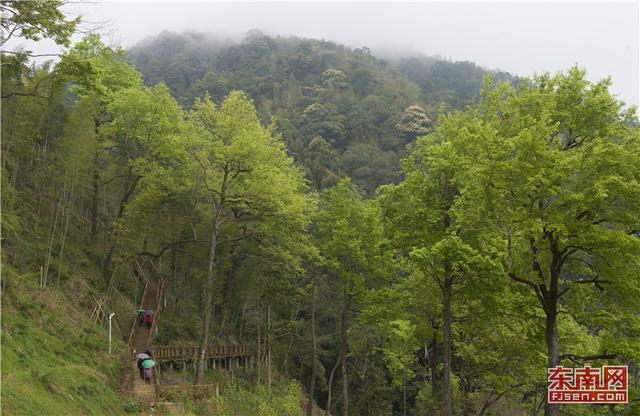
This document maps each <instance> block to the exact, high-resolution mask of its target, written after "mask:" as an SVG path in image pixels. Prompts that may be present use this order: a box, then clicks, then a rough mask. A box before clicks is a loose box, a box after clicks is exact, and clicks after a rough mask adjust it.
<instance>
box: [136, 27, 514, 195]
mask: <svg viewBox="0 0 640 416" xmlns="http://www.w3.org/2000/svg"><path fill="white" fill-rule="evenodd" d="M129 58H130V61H131V62H132V63H133V64H135V65H136V67H137V68H138V69H139V70H140V71H141V73H142V75H143V78H144V80H145V82H146V83H147V84H149V85H155V84H156V83H158V82H160V81H162V82H164V83H166V84H167V86H168V87H169V89H170V90H171V92H172V94H173V95H174V96H175V97H176V99H177V100H178V101H179V102H181V103H182V104H183V105H186V106H189V105H191V103H192V102H193V100H194V98H195V97H199V96H201V95H202V94H204V93H205V92H208V93H209V94H210V95H211V97H212V99H213V100H214V101H216V102H218V101H221V100H222V99H223V98H224V97H225V96H226V95H227V94H229V92H230V91H232V90H243V91H245V92H246V93H247V94H248V95H249V97H251V98H252V99H253V100H254V102H255V104H256V107H257V109H258V112H259V114H260V115H261V117H262V119H263V121H264V122H266V123H269V122H270V120H271V119H272V118H275V119H277V121H278V131H279V132H280V133H281V134H282V137H283V139H284V141H285V143H286V144H287V147H288V149H289V151H290V152H291V154H293V155H294V157H295V158H296V160H297V161H298V162H299V163H301V164H302V165H303V166H304V168H305V170H306V172H307V175H308V177H309V179H310V180H311V183H312V184H313V185H314V187H316V188H317V189H323V188H326V187H328V186H332V185H335V184H336V183H337V181H338V180H339V179H340V178H344V177H346V176H349V177H350V178H351V179H352V180H353V181H354V182H355V183H356V184H358V185H359V186H360V187H361V188H363V189H364V190H365V191H366V192H367V193H368V194H370V195H372V194H373V192H374V190H375V189H376V188H377V187H378V186H380V185H382V184H384V183H390V182H397V181H398V180H399V179H400V177H401V174H400V170H401V169H400V159H401V158H402V157H403V155H404V154H405V149H406V146H407V145H408V144H411V143H413V141H414V140H415V138H416V137H417V136H418V135H420V134H423V133H425V132H427V131H429V130H430V129H431V128H432V127H433V125H434V123H435V122H436V121H437V117H438V111H439V109H440V108H441V107H442V106H444V108H445V109H449V110H451V109H464V108H465V107H466V106H467V105H470V104H472V103H474V102H476V101H477V98H478V93H479V91H480V88H481V86H482V80H483V78H484V76H485V75H487V74H489V73H490V71H486V70H484V69H482V68H480V67H478V66H476V65H474V64H473V63H470V62H450V61H444V60H438V59H435V58H407V59H401V60H398V61H397V62H387V61H385V60H383V59H378V58H376V57H375V56H373V55H372V53H371V51H370V50H369V49H367V48H366V47H363V48H359V49H355V50H352V49H350V48H347V47H345V46H342V45H339V44H337V43H334V42H330V41H324V40H314V39H301V38H282V37H275V38H273V37H269V36H266V35H264V34H262V33H261V32H259V31H252V32H250V33H249V34H248V35H247V36H246V37H245V39H244V40H242V41H241V42H239V43H237V44H235V43H232V42H230V41H220V40H216V39H214V38H211V37H209V36H207V35H203V34H195V33H184V34H173V33H168V32H164V33H162V34H160V35H158V36H157V37H153V38H149V39H147V40H145V41H144V42H142V43H140V44H139V45H137V46H134V47H133V48H131V50H130V51H129ZM494 76H495V78H496V79H500V80H509V79H512V77H511V76H510V75H509V74H505V73H496V74H494Z"/></svg>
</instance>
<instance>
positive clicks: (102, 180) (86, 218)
mask: <svg viewBox="0 0 640 416" xmlns="http://www.w3.org/2000/svg"><path fill="white" fill-rule="evenodd" d="M47 4H48V3H47ZM47 4H41V3H40V2H35V3H34V4H33V5H31V6H29V7H27V6H24V7H25V8H16V9H15V10H14V11H13V12H14V14H17V16H20V18H21V19H23V18H24V19H31V18H34V17H37V19H36V21H33V22H32V21H31V20H28V21H27V20H24V19H23V20H24V22H23V20H20V19H17V20H16V19H14V20H15V22H18V24H21V25H29V24H31V25H34V26H33V29H28V28H29V27H30V26H22V27H23V29H22V30H23V34H22V35H23V36H27V37H28V36H31V37H33V38H37V37H41V36H46V37H49V38H53V39H54V40H55V41H57V42H59V43H61V44H67V43H68V40H69V38H68V36H69V33H71V32H73V30H74V28H75V26H74V24H75V23H74V21H65V20H64V19H63V16H60V15H58V14H57V13H55V11H53V12H52V11H51V10H49V9H47V7H48V6H47ZM52 4H53V3H52ZM5 7H9V6H5V5H4V3H3V11H4V8H5ZM21 7H22V6H21ZM31 7H41V8H44V10H42V11H40V12H37V11H33V10H31ZM54 9H55V8H54ZM47 13H48V14H47ZM40 18H44V19H46V20H47V22H48V23H47V24H42V23H41V22H40V21H39V20H38V19H40ZM15 22H14V23H15ZM21 22H22V23H21ZM28 22H30V23H28ZM25 30H27V32H25ZM2 65H3V71H2V114H1V115H2V139H3V140H2V235H3V238H2V263H3V268H5V267H7V268H8V269H9V270H10V273H9V276H10V277H9V279H8V280H7V279H6V278H3V293H8V295H5V298H6V297H7V296H8V297H9V299H10V300H9V301H8V305H9V313H10V316H11V318H12V320H11V321H9V322H8V323H7V324H6V326H5V331H6V333H7V334H8V335H5V340H6V339H9V346H10V348H11V350H10V352H9V353H8V354H9V355H7V357H9V363H10V368H11V369H12V371H17V370H15V369H20V371H22V368H23V367H25V368H30V367H29V366H32V365H33V366H35V365H36V364H35V363H31V362H30V361H29V360H28V359H27V358H28V357H26V356H24V355H21V354H20V353H18V352H16V351H17V349H18V348H19V346H20V345H31V344H33V342H34V340H33V339H29V338H28V336H29V333H30V332H29V331H27V330H26V329H25V328H27V322H31V321H34V322H35V321H38V320H40V321H39V322H44V321H46V322H55V321H56V319H54V318H53V314H51V316H49V315H48V313H49V312H47V309H48V308H47V307H45V306H43V305H44V303H43V302H45V301H48V302H50V304H51V305H53V306H52V307H56V306H55V305H56V304H63V305H67V304H68V305H72V306H70V307H73V308H78V309H79V310H81V311H84V313H83V314H84V315H90V316H91V319H92V320H93V322H92V323H91V324H89V323H88V318H87V316H84V317H81V318H78V319H79V321H78V322H82V323H83V324H84V322H85V321H83V319H84V320H86V322H87V323H86V325H87V328H93V329H91V331H103V330H104V327H105V326H106V323H107V320H108V319H110V318H106V312H105V311H107V310H109V311H110V310H116V311H117V318H116V335H117V336H116V338H118V339H120V338H122V339H124V340H127V339H128V337H129V336H130V334H129V328H130V325H131V322H132V320H133V319H135V314H134V311H135V308H136V307H137V302H140V296H143V295H141V293H140V292H141V291H140V287H139V283H138V278H139V277H140V276H136V275H134V273H133V272H132V269H131V262H132V261H133V260H132V259H140V258H144V259H146V260H145V261H148V262H150V263H152V264H154V265H155V266H154V267H155V269H154V270H157V275H158V276H159V277H160V278H162V279H163V282H166V283H163V284H164V286H163V287H164V291H165V292H164V293H163V297H162V300H160V299H158V302H162V304H163V310H162V315H161V318H160V319H161V321H160V322H161V324H159V325H161V326H160V328H161V330H160V331H157V332H156V334H155V335H156V338H155V340H154V343H155V344H157V345H165V346H166V345H189V346H195V348H197V351H198V356H197V357H192V361H193V365H194V366H193V370H192V371H191V370H190V371H187V372H186V374H181V375H175V374H172V373H170V372H169V375H168V376H167V375H163V376H162V377H167V378H166V379H164V380H167V379H170V378H171V377H176V378H179V379H180V382H182V383H183V384H184V383H186V382H193V383H195V384H197V385H203V384H204V383H207V382H209V383H213V382H214V381H215V382H216V383H218V382H220V383H221V384H222V385H224V386H225V388H226V389H227V390H226V391H223V394H222V396H221V397H222V398H219V399H217V400H218V401H217V402H216V403H217V404H216V406H218V408H219V409H227V410H228V414H246V412H247V411H257V412H259V413H256V414H278V415H281V414H287V415H289V414H301V413H303V414H306V415H312V414H318V412H321V413H322V412H323V411H322V410H320V409H318V407H319V408H321V409H323V410H324V414H327V415H328V414H342V415H343V416H347V415H349V414H351V415H370V416H374V415H380V416H382V415H424V414H433V415H436V414H438V415H440V414H442V415H445V416H452V415H462V416H467V415H485V416H488V415H516V414H517V415H525V414H526V415H534V416H535V415H541V414H543V413H544V414H545V415H546V416H553V415H559V414H563V415H576V416H578V415H593V416H596V415H599V416H601V415H611V416H613V415H632V414H637V412H638V411H640V407H639V402H638V401H637V400H635V399H630V400H629V403H628V404H619V405H594V406H586V405H583V406H564V407H562V408H561V407H560V406H558V405H554V404H551V403H548V402H547V400H546V391H547V383H546V381H547V378H546V377H547V368H552V367H555V366H557V365H565V366H571V367H573V366H583V365H585V364H588V365H593V366H600V365H602V364H607V363H615V364H621V365H626V366H628V368H629V372H630V381H631V380H632V379H633V381H634V383H631V382H630V383H629V397H630V398H636V397H637V396H638V368H639V366H640V315H638V311H639V310H640V230H639V227H640V130H639V128H638V120H637V117H636V116H635V114H636V113H635V109H634V108H628V107H627V106H625V104H624V103H622V102H621V101H619V100H618V99H617V97H616V96H614V95H613V94H612V93H611V92H610V87H611V80H610V79H603V80H600V81H590V80H588V78H587V74H586V71H585V70H584V69H582V68H580V67H578V66H575V67H572V68H568V69H567V70H566V71H562V72H558V73H555V74H549V73H544V74H541V75H536V76H533V77H528V78H527V77H515V76H512V75H510V74H506V73H500V72H495V71H487V70H484V69H482V68H480V67H478V66H477V65H475V64H473V63H471V62H451V61H445V60H439V59H435V58H427V57H417V58H416V57H409V58H406V59H399V60H395V61H385V60H383V59H380V58H377V57H375V56H373V55H372V53H371V51H370V50H369V49H367V48H360V49H355V50H352V49H349V48H347V47H345V46H342V45H339V44H336V43H333V42H329V41H325V40H313V39H300V38H280V37H278V38H274V37H269V36H266V35H264V34H262V33H261V32H259V31H252V32H251V33H249V34H248V35H247V36H246V38H245V39H244V40H243V41H242V42H239V43H231V42H227V41H217V40H215V39H212V38H210V37H207V36H205V35H200V34H181V35H176V34H171V33H163V34H161V35H159V36H157V37H155V38H152V39H149V40H147V41H145V42H143V43H141V44H139V45H136V46H135V47H133V48H131V50H129V51H125V50H123V49H122V48H120V47H112V46H109V45H107V44H105V43H104V42H103V40H102V39H101V38H100V37H99V36H97V35H88V36H86V37H84V38H83V39H82V40H81V41H79V42H77V43H75V44H74V45H73V46H71V47H70V48H68V49H67V50H65V52H64V54H63V55H62V57H61V59H60V60H59V61H58V62H47V63H45V64H41V65H38V64H34V63H33V62H30V61H29V59H28V56H27V55H26V54H5V53H3V55H2ZM5 68H6V69H5ZM35 270H38V272H37V273H34V271H35ZM38 278H39V281H38V284H36V283H34V282H36V281H37V280H38ZM29 282H31V283H29ZM7 288H8V289H7ZM47 299H52V300H47ZM5 302H7V301H6V300H5ZM96 305H98V306H100V307H99V308H97V307H96ZM57 307H60V306H59V305H58V306H57ZM87 310H89V311H90V312H88V313H87V312H86V311H87ZM91 311H93V312H91ZM4 313H6V312H4V311H3V314H4ZM83 314H80V315H83ZM74 316H76V315H74ZM119 320H121V321H119ZM109 322H111V321H110V320H109ZM133 322H135V321H133ZM56 325H57V324H56ZM60 325H63V324H60ZM91 325H93V326H91ZM38 326H39V327H42V328H41V330H46V329H47V328H46V326H47V325H43V324H39V325H38ZM134 329H135V324H134ZM52 331H53V329H52ZM132 331H133V330H132ZM58 332H60V331H59V330H58ZM132 333H133V332H132ZM47 336H48V337H54V334H49V335H47ZM56 336H58V337H59V336H60V334H56ZM69 336H70V337H75V338H73V339H74V340H76V338H77V340H78V342H77V343H74V345H76V344H77V345H81V346H82V347H78V348H85V346H86V348H85V349H86V351H84V352H85V353H86V354H87V356H90V357H91V356H92V354H97V353H96V351H95V350H96V349H97V347H96V346H95V345H91V344H90V340H88V339H89V338H87V336H86V335H77V334H76V333H73V332H71V335H69ZM83 337H84V338H83ZM47 339H49V338H47ZM51 339H56V338H51ZM240 344H243V345H244V344H247V345H249V344H250V345H252V346H255V348H256V349H257V351H256V353H255V362H256V364H255V368H251V369H250V370H249V369H247V368H246V367H245V369H244V370H245V372H244V373H241V372H240V371H239V370H238V372H237V373H233V370H232V371H231V376H230V377H229V378H230V380H227V381H225V382H224V383H223V382H221V381H220V379H215V378H214V377H213V376H212V375H211V374H212V369H211V368H210V367H209V364H208V361H207V358H206V355H205V353H206V352H207V350H209V349H212V348H214V347H217V346H220V345H240ZM65 345H66V344H65V343H64V342H63V341H60V340H58V341H55V342H51V345H49V343H47V344H46V345H44V344H43V345H42V349H43V353H52V354H54V356H56V357H62V356H64V350H65V347H64V346H65ZM119 346H120V348H122V349H123V350H124V349H125V348H126V347H125V346H124V343H123V342H120V344H119ZM14 350H15V351H14ZM5 354H7V353H5V351H4V348H3V361H4V360H5ZM103 355H104V354H103ZM125 355H126V353H124V352H122V353H121V357H116V358H113V357H111V358H110V359H112V360H116V359H123V360H124V361H125V362H127V363H128V364H132V362H129V361H131V360H129V361H126V360H127V359H129V358H128V357H125ZM104 359H105V360H106V359H108V358H104ZM25 360H26V361H25ZM60 366H62V364H61V365H60ZM74 368H77V367H74ZM115 368H117V367H115V365H114V367H113V368H106V366H105V368H100V371H104V372H105V374H106V373H109V374H111V375H110V376H104V377H105V378H107V377H114V376H113V374H115V373H117V372H118V371H116V370H115ZM232 368H233V366H232ZM119 370H122V369H119ZM29 371H33V372H34V374H40V373H37V371H44V370H35V369H33V370H32V369H30V370H29ZM83 371H84V370H83ZM87 371H88V370H87ZM163 371H164V370H163ZM94 373H95V372H94ZM12 374H14V373H12ZM15 374H17V372H16V373H15ZM43 374H45V375H44V376H42V377H39V378H36V380H35V381H34V382H33V383H34V385H37V386H38V387H37V388H42V389H43V390H42V391H45V389H48V390H46V391H49V393H47V394H46V395H45V397H49V396H51V397H57V396H60V397H65V396H63V395H62V394H61V393H59V392H60V391H62V390H60V389H58V390H56V388H52V387H51V386H52V385H54V383H55V382H57V381H59V380H58V378H56V377H55V374H54V375H52V374H51V373H46V372H45V373H43ZM100 374H102V373H100ZM241 374H242V375H241ZM94 376H95V375H94ZM94 376H92V377H94ZM180 377H182V378H180ZM60 378H63V377H60ZM236 378H238V379H240V381H238V380H237V379H236ZM87 379H89V377H87ZM225 380H226V379H225ZM63 381H64V380H63ZM63 381H60V383H62V382H63ZM65 382H68V383H72V381H65ZM225 383H227V384H225ZM6 384H9V383H6ZM102 384H104V383H102ZM176 384H179V383H176ZM83 385H84V384H83ZM91 385H92V386H93V384H91ZM16 386H17V385H16ZM16 386H14V387H11V386H9V387H6V386H3V401H6V398H9V404H8V405H5V404H3V406H9V407H8V409H9V410H11V411H14V412H16V414H18V413H20V410H22V408H21V407H20V406H22V404H20V401H19V400H17V399H16V398H17V397H20V395H21V393H19V392H20V390H19V388H22V387H21V386H22V385H20V386H17V387H16ZM216 386H217V384H216ZM34 388H36V387H34ZM75 388H76V389H77V390H78V391H80V393H79V394H84V393H82V392H84V391H85V390H87V389H89V387H82V388H81V387H75ZM101 388H104V386H102V387H101ZM83 389H84V390H83ZM95 389H96V390H95V392H98V391H101V390H99V389H98V387H95ZM246 389H253V390H251V391H252V392H253V393H251V394H248V395H246V396H245V395H244V394H245V393H243V392H245V391H246ZM7 390H8V391H9V393H6V391H7ZM75 391H76V390H74V394H76V393H75ZM96 394H98V393H96ZM105 394H106V393H105ZM34 400H35V401H36V402H37V400H42V399H34ZM61 400H62V399H61ZM65 400H66V399H65ZM254 401H255V402H254ZM38 403H39V402H38ZM248 403H250V405H249V404H248ZM34 406H35V405H34ZM104 406H108V405H107V404H105V405H104ZM225 406H226V407H225ZM234 406H236V407H234ZM242 406H244V407H242ZM248 406H249V407H251V408H250V409H249V410H246V409H247V407H248ZM6 408H7V407H5V409H6ZM258 408H259V409H262V410H259V411H258V410H256V409H258ZM229 409H232V410H229ZM233 409H245V410H233ZM264 409H267V410H264ZM283 409H284V410H283ZM75 410H78V409H74V411H75ZM84 410H85V411H86V408H84ZM113 412H114V413H113V414H120V413H118V412H123V410H122V409H119V410H118V411H115V410H114V411H113ZM234 412H235V413H234ZM243 412H245V413H243ZM314 412H315V413H314ZM26 414H35V413H29V412H27V413H26Z"/></svg>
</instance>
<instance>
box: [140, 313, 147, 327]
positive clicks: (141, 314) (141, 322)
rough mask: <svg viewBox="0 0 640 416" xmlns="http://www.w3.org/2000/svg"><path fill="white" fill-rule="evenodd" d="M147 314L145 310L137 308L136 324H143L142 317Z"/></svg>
mask: <svg viewBox="0 0 640 416" xmlns="http://www.w3.org/2000/svg"><path fill="white" fill-rule="evenodd" d="M146 314H147V311H145V310H144V309H138V326H140V327H142V326H144V317H145V315H146Z"/></svg>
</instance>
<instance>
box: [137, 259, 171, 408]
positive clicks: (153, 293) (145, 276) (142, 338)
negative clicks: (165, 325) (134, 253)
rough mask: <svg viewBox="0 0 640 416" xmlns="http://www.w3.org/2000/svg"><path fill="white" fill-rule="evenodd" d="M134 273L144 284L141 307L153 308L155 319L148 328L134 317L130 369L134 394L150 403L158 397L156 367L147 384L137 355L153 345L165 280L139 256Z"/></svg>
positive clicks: (148, 262) (151, 265)
mask: <svg viewBox="0 0 640 416" xmlns="http://www.w3.org/2000/svg"><path fill="white" fill-rule="evenodd" d="M133 267H134V273H135V274H136V275H137V276H138V278H139V279H140V280H141V281H142V282H143V284H144V291H143V292H142V299H141V300H140V305H139V307H140V309H145V310H153V311H154V319H153V324H152V325H151V328H150V329H147V327H146V325H143V326H140V325H139V324H138V317H137V315H136V316H135V317H134V318H133V325H132V326H131V332H130V334H129V360H130V361H129V364H128V368H129V371H130V372H132V373H133V377H130V379H133V385H132V389H133V394H135V395H136V396H138V397H141V398H143V399H145V400H147V401H148V402H149V403H150V404H154V403H155V402H156V400H157V398H158V385H159V380H158V377H157V374H156V369H155V368H153V369H152V374H153V376H152V379H151V384H146V383H145V382H144V380H142V379H141V378H140V373H139V370H138V364H137V360H136V358H135V356H136V355H137V354H139V353H142V352H144V351H145V350H147V348H148V347H149V346H150V345H151V343H152V341H153V334H154V332H155V329H156V322H157V320H158V317H159V315H160V309H161V305H162V303H161V299H162V294H163V290H164V282H163V281H162V280H160V281H157V280H156V279H155V274H156V273H155V267H154V266H153V264H152V263H151V262H150V261H148V260H145V259H142V258H137V259H135V260H134V263H133Z"/></svg>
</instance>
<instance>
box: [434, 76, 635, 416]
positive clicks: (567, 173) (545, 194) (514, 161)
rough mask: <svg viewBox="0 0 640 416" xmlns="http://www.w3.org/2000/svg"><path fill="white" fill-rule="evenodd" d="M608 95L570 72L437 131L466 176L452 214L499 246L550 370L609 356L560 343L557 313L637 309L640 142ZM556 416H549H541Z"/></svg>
mask: <svg viewBox="0 0 640 416" xmlns="http://www.w3.org/2000/svg"><path fill="white" fill-rule="evenodd" d="M609 86H610V80H608V79H607V80H603V81H600V82H597V83H591V82H589V81H587V80H586V79H585V73H584V71H582V70H580V69H578V68H572V69H571V70H570V71H568V72H567V73H560V74H558V75H555V76H550V75H542V76H538V77H535V78H533V79H531V80H526V81H525V82H523V83H521V84H520V85H519V86H518V88H517V89H513V88H511V87H510V86H509V85H508V84H488V85H487V87H486V89H485V90H484V91H483V93H482V100H481V102H480V104H479V107H478V109H477V110H469V111H467V113H465V114H456V115H452V116H450V117H446V118H445V120H442V121H441V125H440V127H439V130H441V131H443V132H445V131H448V133H445V134H444V135H443V141H442V146H443V147H448V148H451V149H453V150H454V151H455V152H456V153H457V154H458V155H459V157H460V158H461V159H464V160H465V161H466V163H468V166H469V169H467V170H466V171H464V172H463V173H461V175H460V176H461V180H460V182H461V183H464V184H465V185H464V186H463V189H462V190H461V196H460V198H458V200H457V202H456V205H457V208H456V213H457V215H458V216H459V217H460V218H465V217H466V218H465V219H464V221H465V222H466V223H468V224H471V223H473V224H474V226H475V227H477V228H479V229H484V230H487V231H488V232H487V235H493V236H494V237H497V238H500V239H501V240H502V241H503V243H502V247H503V253H502V255H503V259H504V269H505V272H506V273H507V275H508V276H509V277H510V279H511V280H512V281H513V282H516V283H518V284H521V285H524V286H525V287H527V288H529V289H530V290H531V294H532V295H534V296H535V298H536V299H537V300H538V302H539V304H540V306H541V307H542V309H543V311H544V321H545V322H544V328H545V342H546V346H547V365H548V366H549V367H555V366H556V365H558V364H560V363H561V362H562V360H566V359H570V358H573V359H576V357H578V358H579V357H580V356H588V357H590V359H596V358H601V359H606V358H613V357H614V356H615V354H613V352H611V353H607V352H606V351H605V350H604V349H602V350H600V351H580V352H576V351H574V350H572V347H571V345H569V344H568V343H562V344H561V343H560V340H561V339H562V336H561V334H560V333H559V327H558V322H559V316H560V313H561V312H562V311H567V312H569V313H571V314H573V315H575V316H576V317H577V319H578V320H579V321H580V320H581V319H584V317H588V316H594V314H597V312H595V311H597V310H598V309H601V308H602V307H603V305H609V304H611V302H612V300H614V299H615V302H616V306H615V307H614V309H615V310H616V311H619V313H622V314H624V311H626V310H633V309H636V310H637V308H638V303H637V299H638V296H639V295H640V292H639V291H640V284H639V283H640V282H639V281H638V278H637V277H638V271H639V270H640V262H639V261H638V259H639V258H640V256H639V254H640V239H638V236H637V224H638V223H640V216H639V215H640V171H639V170H638V166H639V165H640V153H639V152H638V149H639V141H638V140H639V137H640V136H639V134H638V129H637V128H636V127H631V125H632V114H633V109H629V110H624V109H623V103H621V102H619V101H617V100H616V99H615V98H614V97H613V96H612V95H611V94H610V93H609V91H608V88H609ZM612 307H613V306H612ZM616 322H617V320H616V319H612V320H600V321H599V323H598V324H597V326H596V327H597V328H600V330H603V329H606V328H609V327H611V326H615V323H616ZM636 324H637V323H636ZM636 350H637V347H636ZM558 410H559V409H558V406H557V405H551V404H546V406H545V414H546V415H547V416H549V415H556V414H558Z"/></svg>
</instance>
